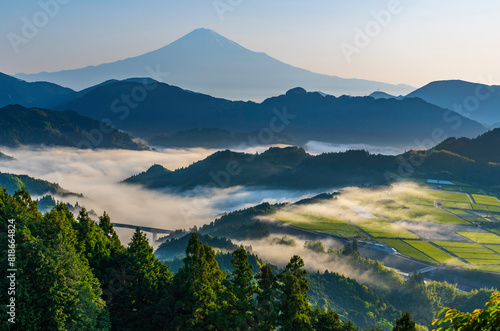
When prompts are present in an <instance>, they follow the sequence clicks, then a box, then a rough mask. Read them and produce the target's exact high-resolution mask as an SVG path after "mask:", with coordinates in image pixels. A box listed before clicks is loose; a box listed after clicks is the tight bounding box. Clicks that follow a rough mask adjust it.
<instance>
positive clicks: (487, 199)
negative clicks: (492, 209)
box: [472, 194, 500, 207]
mask: <svg viewBox="0 0 500 331" xmlns="http://www.w3.org/2000/svg"><path fill="white" fill-rule="evenodd" d="M472 197H473V198H474V200H475V201H476V203H478V204H482V205H491V206H498V207H500V201H499V200H498V199H497V198H495V197H491V196H488V195H479V194H473V195H472Z"/></svg>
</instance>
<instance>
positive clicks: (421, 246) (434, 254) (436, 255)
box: [405, 240, 464, 266]
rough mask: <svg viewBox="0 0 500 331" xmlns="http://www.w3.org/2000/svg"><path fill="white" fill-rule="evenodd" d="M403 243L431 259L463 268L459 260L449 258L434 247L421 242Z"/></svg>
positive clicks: (449, 256) (409, 241)
mask: <svg viewBox="0 0 500 331" xmlns="http://www.w3.org/2000/svg"><path fill="white" fill-rule="evenodd" d="M405 242H406V243H407V244H408V245H410V246H412V247H413V248H415V249H417V250H419V251H421V252H422V253H424V254H426V255H428V256H429V257H431V258H432V259H434V260H436V261H438V262H440V263H445V264H449V265H453V266H463V265H464V263H463V262H462V261H460V260H459V259H457V258H455V257H453V256H451V255H450V254H448V253H446V252H445V251H443V250H441V249H439V248H437V247H436V246H434V245H432V244H430V243H428V242H426V241H422V240H405Z"/></svg>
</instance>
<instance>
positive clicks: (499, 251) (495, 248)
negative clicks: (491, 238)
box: [484, 245, 500, 254]
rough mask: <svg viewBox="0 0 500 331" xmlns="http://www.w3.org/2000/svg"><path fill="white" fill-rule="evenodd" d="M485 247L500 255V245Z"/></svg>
mask: <svg viewBox="0 0 500 331" xmlns="http://www.w3.org/2000/svg"><path fill="white" fill-rule="evenodd" d="M484 246H486V247H488V248H489V249H491V250H492V251H495V252H497V253H499V254H500V245H484Z"/></svg>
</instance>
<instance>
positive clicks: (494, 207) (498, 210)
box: [488, 206, 500, 213]
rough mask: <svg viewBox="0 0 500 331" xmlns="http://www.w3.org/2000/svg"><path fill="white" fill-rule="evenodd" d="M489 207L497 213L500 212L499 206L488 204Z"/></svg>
mask: <svg viewBox="0 0 500 331" xmlns="http://www.w3.org/2000/svg"><path fill="white" fill-rule="evenodd" d="M488 209H489V210H490V211H492V212H495V213H500V207H498V206H488Z"/></svg>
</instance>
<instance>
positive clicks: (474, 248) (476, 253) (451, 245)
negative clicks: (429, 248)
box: [434, 241, 500, 265]
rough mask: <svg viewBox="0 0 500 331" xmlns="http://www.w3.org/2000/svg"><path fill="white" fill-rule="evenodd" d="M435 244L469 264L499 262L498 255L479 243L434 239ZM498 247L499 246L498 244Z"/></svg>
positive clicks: (499, 256) (499, 257)
mask: <svg viewBox="0 0 500 331" xmlns="http://www.w3.org/2000/svg"><path fill="white" fill-rule="evenodd" d="M434 243H435V244H436V245H438V246H440V247H443V248H444V249H445V250H447V251H449V252H451V253H453V254H455V255H456V256H458V257H460V258H461V259H463V260H465V261H467V262H469V263H470V264H477V265H485V264H492V265H494V264H500V255H499V254H496V253H495V252H493V251H492V250H490V249H487V248H484V247H483V246H481V245H479V244H474V243H457V242H446V241H436V242H434ZM498 247H500V246H498Z"/></svg>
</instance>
